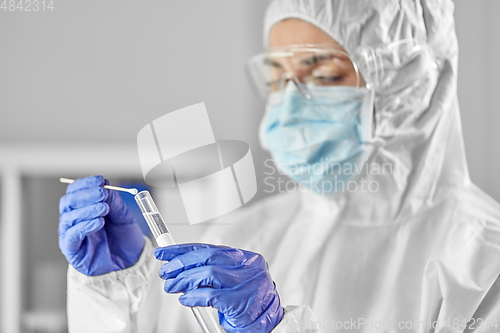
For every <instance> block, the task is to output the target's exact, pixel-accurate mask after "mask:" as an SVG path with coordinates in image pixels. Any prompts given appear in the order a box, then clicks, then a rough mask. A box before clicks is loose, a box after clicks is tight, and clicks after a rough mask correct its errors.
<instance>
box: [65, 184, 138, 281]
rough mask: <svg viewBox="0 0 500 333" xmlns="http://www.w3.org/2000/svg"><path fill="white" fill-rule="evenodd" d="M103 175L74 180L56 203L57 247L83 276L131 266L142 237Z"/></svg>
mask: <svg viewBox="0 0 500 333" xmlns="http://www.w3.org/2000/svg"><path fill="white" fill-rule="evenodd" d="M107 184H109V182H108V181H107V180H105V179H104V178H103V177H102V176H92V177H88V178H82V179H78V180H76V181H75V182H74V183H73V184H70V185H68V188H67V190H66V195H65V196H63V197H62V198H61V200H60V202H59V247H60V248H61V251H62V253H63V254H64V256H65V257H66V259H67V260H68V262H69V263H70V264H71V265H72V266H73V267H74V268H75V269H76V270H77V271H79V272H81V273H83V274H85V275H101V274H106V273H109V272H112V271H117V270H120V269H124V268H127V267H130V266H132V265H134V264H135V263H136V262H137V260H138V259H139V257H140V255H141V252H142V249H143V247H144V237H143V234H142V232H141V229H140V228H139V226H138V224H137V223H136V222H135V219H134V217H133V216H132V214H130V212H129V211H128V209H127V207H126V206H125V204H124V203H123V200H122V199H121V198H120V196H119V195H118V193H116V191H113V190H107V189H105V188H104V187H102V186H103V185H107Z"/></svg>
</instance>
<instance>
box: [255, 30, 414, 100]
mask: <svg viewBox="0 0 500 333" xmlns="http://www.w3.org/2000/svg"><path fill="white" fill-rule="evenodd" d="M421 53H422V49H421V47H420V46H418V45H417V44H416V43H415V41H414V40H402V41H398V42H394V43H391V44H389V45H384V46H383V47H381V48H371V47H367V46H360V47H358V48H356V49H355V50H353V52H352V53H350V54H348V53H346V52H345V51H344V50H340V49H339V47H338V46H337V47H335V46H334V45H332V44H304V45H286V46H281V47H275V48H270V49H269V50H268V51H267V52H264V53H260V54H257V55H255V56H253V57H252V58H250V59H249V61H248V64H247V65H248V67H247V69H248V74H249V77H250V81H251V82H252V83H253V86H254V88H255V89H256V90H257V91H258V92H259V93H260V94H261V95H262V96H263V97H267V96H268V95H269V94H271V93H274V92H280V91H283V90H284V89H285V87H286V85H287V83H288V82H290V81H293V82H294V83H295V85H296V86H297V88H298V90H299V92H300V93H301V94H302V95H303V96H304V97H306V98H310V97H311V96H310V92H309V90H310V89H309V87H311V86H318V87H327V86H352V87H364V88H368V89H375V88H376V87H377V86H379V85H380V84H383V83H384V81H386V79H387V77H388V74H390V73H391V72H393V71H394V70H395V69H398V68H400V67H401V66H403V65H405V64H406V63H408V62H409V61H411V60H412V59H413V58H415V57H416V56H417V55H419V54H421Z"/></svg>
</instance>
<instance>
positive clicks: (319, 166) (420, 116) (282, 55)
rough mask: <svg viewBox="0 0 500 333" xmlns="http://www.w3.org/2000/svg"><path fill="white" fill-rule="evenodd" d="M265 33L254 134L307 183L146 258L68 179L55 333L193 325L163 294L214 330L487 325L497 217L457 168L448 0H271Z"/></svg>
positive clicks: (110, 196) (97, 191) (122, 210)
mask: <svg viewBox="0 0 500 333" xmlns="http://www.w3.org/2000/svg"><path fill="white" fill-rule="evenodd" d="M264 39H265V45H266V47H267V48H268V50H267V51H266V52H265V53H263V54H259V55H256V56H255V57H253V58H252V59H251V60H250V62H249V69H250V73H251V75H252V78H253V80H254V82H255V84H256V87H257V88H258V89H259V90H260V91H261V92H262V93H263V94H266V96H267V97H268V103H267V107H266V113H265V115H264V118H263V120H262V123H261V129H260V138H261V142H262V145H263V146H264V147H265V148H266V149H268V150H269V151H270V153H271V155H272V156H273V159H274V161H275V163H276V165H277V166H279V168H280V170H281V171H284V172H285V173H286V174H287V175H288V176H289V177H290V178H292V179H293V180H294V181H295V182H296V183H297V184H300V187H301V189H307V191H302V190H301V191H294V192H292V193H283V194H279V195H275V196H272V197H270V198H268V199H265V200H262V201H260V202H258V203H255V204H253V205H250V206H248V207H246V208H245V209H241V210H240V211H239V212H238V213H237V214H232V215H231V219H232V221H231V222H232V223H234V226H227V227H225V228H213V229H211V231H210V233H209V234H206V235H204V237H203V242H204V243H196V244H180V245H176V246H170V247H166V248H158V249H156V250H154V249H153V247H152V245H151V242H150V241H149V240H148V239H145V238H144V237H143V236H142V234H141V231H140V230H139V228H138V226H137V224H136V223H135V221H134V220H133V218H132V217H131V215H130V213H129V212H128V211H127V209H126V207H125V206H124V204H123V202H122V201H121V200H120V198H119V197H118V196H117V195H116V193H115V192H113V191H107V190H106V189H104V188H103V187H102V185H104V184H105V182H106V181H105V180H103V178H102V177H100V176H94V177H89V178H84V179H79V180H78V181H76V182H75V183H73V184H71V185H69V186H68V190H67V194H66V195H65V196H64V197H63V198H62V199H61V205H60V227H59V235H60V237H59V242H60V247H61V250H62V252H63V253H64V255H65V256H66V258H67V259H68V261H69V263H70V267H69V271H68V320H69V328H70V332H73V333H75V332H141V333H148V332H151V333H152V332H158V333H160V332H196V331H198V330H199V327H197V324H196V322H195V321H194V320H193V318H192V315H191V313H190V311H189V309H188V308H186V307H182V306H179V304H177V302H178V301H180V303H181V304H183V305H185V306H210V307H213V308H215V309H216V310H217V311H218V316H219V318H218V319H219V322H220V325H221V326H222V327H223V328H224V329H225V330H226V331H227V332H271V331H272V332H322V331H324V332H331V331H348V332H405V331H406V332H465V331H466V332H498V331H500V328H499V326H500V318H499V317H500V282H498V277H499V275H500V223H499V219H500V209H499V206H498V204H497V203H496V202H494V201H493V200H492V199H491V198H489V197H488V196H487V195H486V194H485V193H483V192H482V191H481V190H480V189H478V188H477V187H476V186H475V185H474V184H472V183H471V181H470V179H469V174H468V171H467V165H466V160H465V154H464V145H463V139H462V130H461V125H460V115H459V108H458V102H457V91H456V82H457V57H458V48H457V40H456V37H455V31H454V22H453V3H452V1H451V0H422V1H410V0H407V1H406V0H383V1H382V0H380V1H379V0H377V1H375V0H357V1H347V0H344V1H342V0H323V1H319V0H276V1H273V2H272V3H271V4H270V6H269V8H268V10H267V13H266V16H265V23H264ZM311 166H312V167H311ZM363 186H364V187H363ZM212 244H224V246H219V245H212ZM158 260H160V261H158ZM162 264H163V265H162ZM161 265H162V266H161ZM159 266H161V268H160V269H159V275H160V277H161V279H159V278H158V268H159ZM162 284H163V287H164V290H165V291H166V293H163V292H162V291H159V288H160V285H162ZM169 294H178V295H181V296H180V298H179V300H178V301H177V299H176V297H172V296H170V295H169ZM497 319H498V320H497Z"/></svg>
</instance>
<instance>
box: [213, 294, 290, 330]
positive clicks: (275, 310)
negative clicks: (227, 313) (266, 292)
mask: <svg viewBox="0 0 500 333" xmlns="http://www.w3.org/2000/svg"><path fill="white" fill-rule="evenodd" d="M284 313H285V312H284V309H283V307H282V306H281V304H280V298H279V296H278V294H276V295H275V297H274V299H273V301H272V302H271V304H270V305H269V306H268V307H267V309H266V310H265V311H264V312H263V313H262V314H261V315H260V317H259V318H257V319H256V320H255V321H254V322H253V323H251V324H250V325H248V326H245V327H232V326H230V324H229V323H228V322H227V321H226V322H224V324H225V325H223V326H222V327H223V328H224V329H225V330H227V331H228V332H231V333H233V332H234V333H236V332H237V333H252V332H271V331H272V330H273V329H274V328H275V327H276V326H278V324H279V323H280V321H281V319H283V315H284Z"/></svg>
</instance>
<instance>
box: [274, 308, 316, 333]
mask: <svg viewBox="0 0 500 333" xmlns="http://www.w3.org/2000/svg"><path fill="white" fill-rule="evenodd" d="M316 332H319V331H318V329H316V318H315V316H314V313H313V311H312V310H311V308H310V307H308V306H307V305H302V306H291V305H289V306H287V307H286V308H285V314H284V315H283V319H281V321H280V323H279V324H278V326H276V327H275V328H274V329H273V331H272V333H316Z"/></svg>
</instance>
